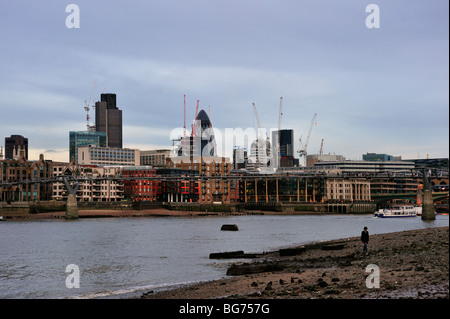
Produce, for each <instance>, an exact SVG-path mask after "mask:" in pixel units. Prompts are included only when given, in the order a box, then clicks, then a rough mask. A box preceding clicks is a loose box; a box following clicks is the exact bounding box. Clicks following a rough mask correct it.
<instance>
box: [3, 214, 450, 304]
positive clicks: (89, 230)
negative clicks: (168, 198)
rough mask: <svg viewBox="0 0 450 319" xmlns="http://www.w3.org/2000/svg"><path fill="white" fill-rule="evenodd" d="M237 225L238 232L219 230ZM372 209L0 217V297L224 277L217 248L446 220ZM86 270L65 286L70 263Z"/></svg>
mask: <svg viewBox="0 0 450 319" xmlns="http://www.w3.org/2000/svg"><path fill="white" fill-rule="evenodd" d="M223 224H237V225H238V227H239V231H221V230H220V228H221V225H223ZM448 224H449V218H448V216H447V215H437V218H436V220H435V221H431V222H424V221H422V220H421V219H420V217H417V218H399V219H382V218H381V219H380V218H373V217H372V215H296V216H276V215H274V216H270V215H268V216H261V215H245V216H227V217H163V218H98V219H95V218H94V219H90V218H89V219H79V220H74V221H67V220H36V221H7V222H2V223H1V224H0V298H111V297H112V298H119V297H120V296H122V295H123V294H125V293H127V294H133V293H135V294H140V293H141V292H142V291H146V290H150V289H158V288H164V287H169V286H172V285H176V284H181V283H189V282H197V281H203V280H211V279H217V278H221V277H224V276H225V272H226V268H227V266H228V265H229V263H230V262H231V261H222V260H210V259H209V258H208V257H209V254H210V253H211V252H222V251H233V250H244V251H245V252H246V253H249V252H263V251H271V250H276V249H278V248H281V247H287V246H293V245H299V244H305V243H309V242H315V241H320V240H331V239H339V238H346V237H354V236H359V235H360V233H361V230H362V228H363V227H364V226H367V227H368V229H369V232H370V234H379V233H388V232H394V231H402V230H409V229H419V228H429V227H441V226H448ZM69 264H76V265H77V266H78V267H79V269H80V276H79V278H80V288H71V289H69V288H67V287H66V278H67V277H68V276H69V275H70V273H66V272H65V270H66V266H67V265H69Z"/></svg>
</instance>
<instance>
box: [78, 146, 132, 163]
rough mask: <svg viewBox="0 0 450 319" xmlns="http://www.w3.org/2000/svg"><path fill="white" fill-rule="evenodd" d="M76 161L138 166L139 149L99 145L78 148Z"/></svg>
mask: <svg viewBox="0 0 450 319" xmlns="http://www.w3.org/2000/svg"><path fill="white" fill-rule="evenodd" d="M78 163H79V164H82V165H98V166H105V165H117V166H139V165H140V151H139V150H136V149H129V148H115V147H99V146H95V145H89V146H82V147H79V148H78Z"/></svg>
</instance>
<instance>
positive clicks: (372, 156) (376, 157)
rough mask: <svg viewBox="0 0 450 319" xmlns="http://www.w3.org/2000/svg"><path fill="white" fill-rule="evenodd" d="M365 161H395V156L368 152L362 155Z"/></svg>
mask: <svg viewBox="0 0 450 319" xmlns="http://www.w3.org/2000/svg"><path fill="white" fill-rule="evenodd" d="M362 159H363V161H380V162H388V161H393V160H394V156H392V155H388V154H376V153H367V154H363V156H362Z"/></svg>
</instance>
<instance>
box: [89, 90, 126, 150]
mask: <svg viewBox="0 0 450 319" xmlns="http://www.w3.org/2000/svg"><path fill="white" fill-rule="evenodd" d="M100 99H101V101H99V102H96V103H95V130H96V131H98V132H106V146H108V147H117V148H122V110H119V108H118V107H117V105H116V95H115V94H112V93H103V94H101V95H100Z"/></svg>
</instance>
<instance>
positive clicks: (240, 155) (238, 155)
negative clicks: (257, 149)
mask: <svg viewBox="0 0 450 319" xmlns="http://www.w3.org/2000/svg"><path fill="white" fill-rule="evenodd" d="M247 160H248V158H247V151H246V149H245V148H242V147H235V148H234V149H233V169H235V170H238V169H241V168H245V167H246V165H247Z"/></svg>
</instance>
